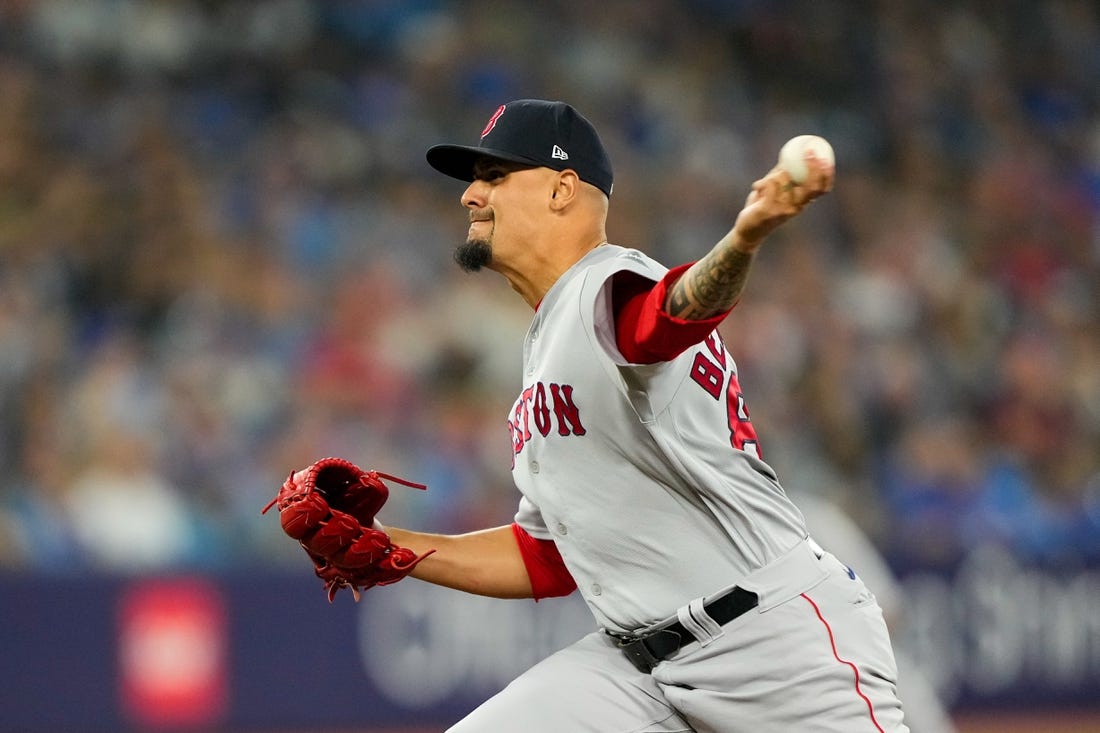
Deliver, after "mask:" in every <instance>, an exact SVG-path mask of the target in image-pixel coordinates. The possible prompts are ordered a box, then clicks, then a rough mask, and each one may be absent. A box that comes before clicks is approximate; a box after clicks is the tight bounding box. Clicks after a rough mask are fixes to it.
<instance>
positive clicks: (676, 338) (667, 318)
mask: <svg viewBox="0 0 1100 733" xmlns="http://www.w3.org/2000/svg"><path fill="white" fill-rule="evenodd" d="M693 264H695V263H693V262H689V263H687V264H683V265H680V266H679V267H674V268H673V269H671V270H669V271H668V272H667V273H666V274H665V276H664V277H663V278H661V280H660V281H659V282H658V283H656V284H655V285H650V283H651V281H649V280H644V279H642V278H641V277H640V276H633V277H632V278H630V279H623V280H622V281H619V280H616V282H615V283H614V284H613V287H614V288H616V291H617V292H616V293H615V295H614V298H613V300H614V303H615V342H616V345H617V346H618V347H619V353H621V354H622V355H623V358H624V359H626V360H627V361H628V362H630V363H632V364H655V363H657V362H659V361H669V360H670V359H674V358H676V357H677V356H679V355H680V354H682V353H683V352H684V351H685V350H687V349H688V348H690V347H692V346H694V345H695V344H697V343H699V342H700V341H702V340H703V339H704V338H706V337H707V334H709V333H710V332H711V331H713V330H714V329H715V328H717V327H718V325H719V324H720V323H721V322H722V321H723V320H725V318H726V316H728V315H729V311H726V312H724V313H719V314H718V315H716V316H712V317H711V318H707V319H706V320H701V321H693V320H686V319H683V318H677V317H675V316H672V315H669V314H668V313H667V312H666V311H665V300H666V299H667V298H668V289H669V288H670V287H672V286H673V285H675V284H676V281H677V280H679V279H680V277H681V276H682V275H683V274H684V273H685V272H686V271H687V270H688V268H690V267H691V266H692V265H693ZM643 283H644V285H643ZM620 288H621V289H622V292H618V291H619V289H620ZM730 310H733V308H732V307H731V308H730Z"/></svg>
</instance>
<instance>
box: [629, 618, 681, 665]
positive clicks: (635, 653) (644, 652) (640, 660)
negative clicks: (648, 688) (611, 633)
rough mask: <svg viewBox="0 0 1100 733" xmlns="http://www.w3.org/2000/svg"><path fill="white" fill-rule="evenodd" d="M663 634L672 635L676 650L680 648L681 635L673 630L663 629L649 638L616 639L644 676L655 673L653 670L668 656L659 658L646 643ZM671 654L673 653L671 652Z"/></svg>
mask: <svg viewBox="0 0 1100 733" xmlns="http://www.w3.org/2000/svg"><path fill="white" fill-rule="evenodd" d="M661 634H671V635H672V636H675V637H676V648H677V649H678V648H679V647H680V635H679V634H677V633H676V632H675V631H672V630H671V629H661V630H659V631H655V632H654V633H652V634H649V635H648V636H642V637H639V638H630V637H616V641H617V644H618V647H619V648H620V649H621V650H622V651H623V654H624V655H626V658H627V659H629V660H630V663H631V664H633V665H634V667H635V669H637V670H638V671H639V672H641V673H643V674H649V673H651V672H652V671H653V668H654V667H656V666H657V664H658V663H659V662H661V661H663V660H664V658H665V657H666V656H668V654H665V655H664V656H660V657H658V656H657V655H655V654H654V653H653V650H652V649H650V648H649V644H647V643H646V642H647V641H648V640H649V639H652V638H653V637H655V636H658V635H661ZM669 653H671V652H669Z"/></svg>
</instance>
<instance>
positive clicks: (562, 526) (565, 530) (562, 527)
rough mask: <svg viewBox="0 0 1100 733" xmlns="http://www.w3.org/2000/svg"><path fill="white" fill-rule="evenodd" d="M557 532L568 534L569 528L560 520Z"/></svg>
mask: <svg viewBox="0 0 1100 733" xmlns="http://www.w3.org/2000/svg"><path fill="white" fill-rule="evenodd" d="M558 534H569V528H568V527H566V526H565V524H564V523H562V522H558Z"/></svg>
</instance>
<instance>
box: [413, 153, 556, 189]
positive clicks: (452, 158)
mask: <svg viewBox="0 0 1100 733" xmlns="http://www.w3.org/2000/svg"><path fill="white" fill-rule="evenodd" d="M426 157H427V159H428V165H430V166H431V167H432V168H435V169H436V170H437V171H439V172H440V173H443V174H445V175H448V176H450V177H451V178H457V179H458V180H460V181H472V180H474V163H476V162H477V161H478V160H480V159H481V158H494V159H496V160H507V161H509V162H511V163H524V164H526V165H534V166H541V165H545V163H540V162H538V161H536V160H531V159H530V158H525V157H523V156H522V155H516V154H515V153H507V152H505V151H503V150H495V149H493V148H479V147H475V146H473V145H434V146H432V147H430V148H428V153H427V156H426Z"/></svg>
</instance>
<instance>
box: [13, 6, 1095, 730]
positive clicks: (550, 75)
mask: <svg viewBox="0 0 1100 733" xmlns="http://www.w3.org/2000/svg"><path fill="white" fill-rule="evenodd" d="M1098 90H1100V11H1098V9H1097V7H1096V5H1095V3H1092V2H1089V1H1087V0H1030V1H1025V0H1004V1H1002V2H983V1H982V0H958V1H954V2H949V3H937V4H929V3H925V2H920V1H919V0H859V1H852V2H820V1H814V0H789V1H777V2H765V1H764V0H740V1H735V0H727V1H723V0H690V1H685V2H667V1H654V2H630V1H628V0H608V1H605V2H602V3H591V2H580V1H577V0H548V1H547V2H540V3H518V2H516V3H511V2H503V1H489V0H485V1H476V2H445V1H444V0H407V1H400V0H373V1H363V2H351V1H338V0H336V1H333V2H310V1H308V0H259V1H257V2H243V1H240V2H200V1H198V0H178V1H156V0H150V1H148V2H138V1H137V0H42V1H41V2H33V1H30V0H7V1H6V2H2V3H0V466H2V467H3V470H2V471H0V567H2V568H3V569H2V572H0V609H2V610H3V617H4V619H5V622H6V623H5V624H4V630H3V632H0V649H3V659H2V661H0V676H2V678H0V709H2V710H4V714H3V715H2V716H0V731H4V733H8V732H9V731H10V732H11V733H15V731H19V732H20V733H26V732H28V731H73V732H75V731H88V732H98V731H115V730H148V729H161V728H168V729H176V730H192V729H194V730H232V731H237V730H240V731H245V730H248V731H288V730H294V731H304V730H341V731H343V730H351V729H355V730H368V729H374V730H398V729H402V728H404V727H409V726H419V727H421V728H423V729H425V730H438V729H440V728H441V727H442V721H446V720H448V719H452V718H453V717H454V716H456V715H459V714H461V712H462V710H464V709H468V708H469V707H471V706H473V705H475V704H476V703H477V701H478V700H479V699H482V698H483V697H484V696H485V695H488V694H491V693H492V692H493V691H494V690H495V689H499V687H500V686H501V685H503V684H504V683H506V682H507V680H508V679H510V677H511V676H513V675H514V674H515V673H517V672H518V671H519V670H522V669H523V667H524V666H525V665H528V664H530V663H532V662H533V661H535V660H536V659H537V658H538V657H539V656H540V655H542V654H545V653H548V652H549V651H550V650H552V649H554V648H557V647H558V646H561V645H563V644H565V643H567V642H568V641H570V640H571V635H579V633H582V632H583V631H584V630H585V629H586V628H587V626H586V624H588V625H590V623H591V622H590V619H586V617H585V616H584V612H583V609H582V608H579V606H578V605H577V604H576V603H573V602H572V601H564V602H560V603H559V602H549V603H540V604H538V605H537V606H536V605H535V604H530V603H524V604H517V603H513V602H507V603H504V602H494V603H493V604H491V605H485V604H483V603H482V602H481V601H479V600H477V599H457V598H455V597H454V594H451V595H446V594H445V595H438V594H436V593H435V592H434V591H433V589H430V588H427V587H424V586H423V585H422V584H418V583H416V582H415V581H411V582H409V583H403V584H401V585H400V586H395V587H394V588H388V589H385V590H378V591H372V592H371V593H369V594H368V596H367V597H366V599H365V600H364V602H363V603H362V604H359V605H358V606H355V605H353V604H352V603H351V600H350V598H349V597H344V596H342V597H340V598H338V599H337V603H335V604H333V605H332V606H329V605H328V604H327V603H325V602H324V600H323V597H322V593H321V591H320V588H319V583H318V582H316V581H315V579H313V578H312V577H310V576H309V571H308V569H307V567H306V562H305V557H304V555H302V554H301V552H300V550H298V549H297V548H296V547H294V545H293V543H291V542H289V541H287V540H286V538H285V537H284V536H283V535H282V534H281V532H280V531H279V529H278V522H277V521H275V520H274V519H273V518H272V517H270V516H268V517H264V518H261V517H260V516H259V509H260V508H261V507H262V506H263V505H264V504H265V503H266V502H267V501H268V500H269V499H270V498H271V496H272V495H273V492H274V490H275V487H277V486H278V485H279V484H280V483H281V482H282V480H283V478H285V476H286V474H287V473H288V472H289V470H290V469H291V468H296V467H300V466H302V465H305V464H306V463H309V462H310V461H312V460H314V459H316V458H318V457H321V456H322V455H331V454H336V455H343V456H346V457H349V458H352V459H354V460H356V461H357V462H359V463H361V464H363V465H368V466H373V467H376V468H379V469H381V470H386V471H389V472H392V473H395V474H398V475H403V476H408V477H410V478H412V479H414V480H417V481H422V482H425V483H428V484H429V485H430V487H431V488H430V491H429V492H427V493H426V494H421V493H419V492H415V494H414V493H413V492H404V491H403V490H400V489H397V490H395V491H394V496H393V499H392V500H391V502H390V504H389V505H388V506H387V507H386V509H385V512H384V515H383V519H385V520H387V521H389V522H391V523H393V524H397V525H407V526H412V527H417V528H422V529H432V530H437V531H446V532H451V531H462V530H466V529H472V528H477V527H481V526H486V524H487V523H494V524H495V523H503V522H506V521H508V520H509V519H510V518H511V515H512V512H513V510H514V507H515V501H516V497H515V494H514V490H513V489H512V488H511V485H510V482H509V477H508V466H509V458H508V453H507V450H508V443H507V439H506V437H505V428H504V415H505V413H506V412H507V409H508V406H509V405H510V404H511V401H512V398H513V396H514V392H515V390H516V388H517V387H518V386H519V383H518V373H519V370H518V358H519V349H518V343H519V342H520V339H521V337H522V334H523V332H524V331H525V329H526V325H527V321H528V318H529V313H528V312H527V311H526V309H525V307H524V306H523V304H522V303H521V302H520V301H519V300H518V299H517V298H515V296H514V295H513V294H512V293H511V291H510V290H509V289H508V288H507V286H506V285H505V284H504V283H503V282H502V281H500V280H499V278H496V277H494V276H491V275H490V276H480V277H470V276H466V275H463V274H461V273H459V272H458V271H457V268H455V267H454V266H453V264H451V262H450V251H451V249H452V247H453V245H454V244H455V243H457V239H458V238H459V237H461V236H462V234H463V232H464V229H465V227H464V225H463V214H462V212H461V210H460V209H459V206H458V194H459V192H460V188H461V187H460V186H459V185H458V184H456V183H455V182H453V181H448V180H447V179H444V178H442V177H441V176H438V174H435V173H434V172H433V171H432V170H431V169H429V168H428V166H427V165H426V164H425V163H424V160H423V153H424V150H425V149H426V148H427V147H428V146H429V145H431V144H433V143H435V142H440V141H470V142H473V141H474V140H476V136H477V133H478V131H479V130H480V129H481V127H482V125H483V124H484V121H485V119H486V117H487V116H488V114H489V113H491V112H492V110H493V109H495V108H496V106H497V105H498V104H500V103H501V102H502V101H505V100H508V99H513V98H517V97H527V96H531V97H544V98H561V99H566V100H568V101H570V102H572V103H573V104H575V105H576V106H577V107H579V108H580V109H581V110H582V111H583V112H584V113H585V114H586V115H587V116H589V117H590V118H591V119H592V120H593V121H594V122H595V123H596V124H597V127H598V128H599V129H600V130H601V132H602V134H603V135H604V137H605V141H606V143H607V144H608V147H609V148H610V151H611V154H612V158H613V160H614V163H615V168H616V179H617V180H616V187H615V197H614V198H615V201H614V206H613V207H612V215H611V219H610V221H609V235H610V237H611V239H612V241H614V242H616V243H622V244H628V245H633V246H637V247H639V248H640V249H643V250H644V251H646V252H648V253H650V254H652V255H654V256H656V257H657V258H658V259H661V260H663V261H665V262H667V263H669V264H675V263H678V262H681V261H686V260H689V259H693V258H695V257H697V256H699V255H700V254H701V253H702V252H704V251H705V250H706V248H707V247H709V244H710V243H711V242H712V241H714V240H716V239H717V238H718V237H719V236H720V235H721V234H723V233H724V232H725V231H726V229H728V227H729V226H730V224H731V223H732V217H733V216H734V215H735V214H736V212H737V210H738V209H739V208H740V204H741V202H742V200H743V197H744V194H745V192H746V191H747V187H748V185H749V183H750V182H751V181H752V180H753V179H754V178H755V177H757V176H759V175H760V174H761V173H763V172H764V171H766V170H767V169H768V168H769V167H770V166H771V165H772V164H773V161H774V158H775V153H776V151H777V150H778V148H779V146H780V145H781V144H782V142H783V141H785V140H786V139H787V138H789V137H791V136H792V135H794V134H799V133H803V132H816V133H819V134H823V135H825V136H826V137H828V138H829V139H830V140H831V141H832V142H833V144H834V146H835V148H836V151H837V157H838V183H837V187H836V190H835V191H834V193H833V194H832V195H831V196H830V197H828V198H827V199H825V200H823V201H822V202H819V203H818V204H816V205H815V207H814V209H812V210H811V211H810V212H808V214H807V215H806V216H804V217H803V218H801V219H799V220H797V221H796V222H794V223H793V224H792V225H791V226H789V227H788V228H786V229H785V230H784V231H782V232H781V234H780V235H778V236H776V237H775V239H774V241H773V242H771V243H770V244H769V246H768V247H767V248H766V249H765V251H764V252H763V253H762V255H761V257H760V258H759V262H758V265H757V268H756V270H755V272H754V275H753V279H752V282H751V283H750V286H749V292H748V294H747V297H746V299H745V302H744V303H743V304H742V305H741V306H739V307H738V309H737V310H736V311H735V312H734V314H733V315H731V317H730V319H729V320H728V322H727V323H726V324H725V326H724V328H723V330H724V331H725V334H726V337H727V340H728V343H729V344H730V346H731V349H732V350H733V352H734V354H735V355H736V357H737V359H738V363H739V366H740V369H741V375H742V383H743V384H744V385H745V386H746V391H747V393H748V396H749V404H750V409H751V410H752V415H753V420H754V422H755V423H756V425H757V428H758V431H759V432H760V434H761V438H762V441H763V446H764V450H765V455H766V456H767V457H768V459H769V460H770V462H771V463H772V464H773V465H775V466H776V467H777V469H778V470H779V472H780V476H781V478H782V479H783V481H784V484H785V485H787V486H788V487H789V488H790V489H791V491H792V493H793V494H795V496H796V497H797V496H798V495H799V493H800V492H813V493H814V494H817V495H820V496H822V497H825V498H827V499H829V500H831V501H832V502H834V503H835V504H836V505H838V506H840V507H842V508H843V509H844V510H845V511H846V512H847V513H848V514H849V516H851V517H852V518H853V519H854V520H855V521H856V522H857V523H858V524H859V525H860V526H861V527H862V528H863V529H864V530H865V531H866V532H867V533H868V535H869V536H870V537H871V538H872V540H873V541H874V542H875V544H876V545H877V546H878V548H879V549H880V550H881V552H882V553H883V554H884V555H885V557H886V558H887V559H888V560H889V562H890V564H891V567H892V568H893V569H894V571H895V572H896V573H897V574H898V576H899V578H900V580H901V583H902V588H903V590H904V592H905V596H904V599H903V603H902V605H903V606H904V608H905V609H906V613H905V619H904V623H903V624H901V625H899V629H898V632H897V636H898V639H899V643H900V644H903V645H905V647H906V648H907V649H910V650H911V651H912V652H913V654H914V656H915V657H917V658H918V659H919V660H920V662H921V664H922V665H923V666H924V668H925V669H926V671H927V672H928V674H929V676H930V678H931V679H932V680H933V682H934V683H935V684H936V685H937V687H938V688H939V689H940V691H941V693H942V694H943V696H944V699H945V702H946V703H947V704H948V706H949V707H950V709H951V710H952V713H953V715H955V716H956V718H957V720H958V722H959V726H960V729H961V730H964V731H966V732H967V733H969V732H970V731H982V730H986V729H989V728H988V726H996V727H997V729H998V730H1010V729H1013V727H1012V726H1016V728H1018V729H1019V730H1040V729H1041V730H1074V731H1086V730H1093V731H1095V730H1100V722H1096V718H1097V702H1096V701H1097V700H1098V699H1100V612H1098V611H1097V609H1098V608H1100V574H1098V573H1100V292H1098V282H1100V230H1098V228H1097V212H1098V209H1100V108H1098V102H1100V93H1098ZM574 600H575V599H574ZM424 609H431V610H430V611H426V610H424ZM899 623H900V622H899ZM383 628H391V629H393V631H392V635H391V636H390V637H387V638H381V637H379V636H378V634H379V632H380V630H381V629H383ZM372 634H374V635H375V636H373V637H372ZM572 638H575V636H572ZM529 640H530V641H529ZM299 689H300V690H301V692H298V691H297V690H299ZM548 694H552V692H551V691H548ZM1058 725H1061V726H1063V727H1062V728H1056V726H1058ZM372 726H377V727H373V728H372Z"/></svg>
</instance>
